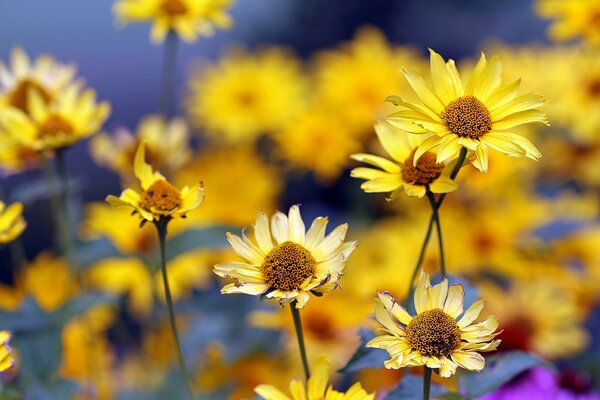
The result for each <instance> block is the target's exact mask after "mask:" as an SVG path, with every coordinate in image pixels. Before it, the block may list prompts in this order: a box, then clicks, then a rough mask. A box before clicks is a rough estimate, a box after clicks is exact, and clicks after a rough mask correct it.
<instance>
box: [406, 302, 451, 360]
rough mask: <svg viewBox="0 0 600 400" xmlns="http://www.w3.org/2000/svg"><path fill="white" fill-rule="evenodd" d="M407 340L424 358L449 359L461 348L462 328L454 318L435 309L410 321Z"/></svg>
mask: <svg viewBox="0 0 600 400" xmlns="http://www.w3.org/2000/svg"><path fill="white" fill-rule="evenodd" d="M406 338H407V339H408V344H409V345H410V347H411V348H412V349H413V350H416V351H418V352H420V353H421V354H423V355H424V356H434V357H448V356H449V355H450V354H451V353H452V352H453V351H454V350H456V349H457V348H458V347H459V346H460V328H459V327H458V325H457V324H456V321H455V320H454V318H452V317H451V316H449V315H448V314H446V313H445V312H443V311H442V310H440V309H439V308H434V309H433V310H427V311H423V312H422V313H420V314H418V315H417V316H416V317H414V318H413V319H412V321H410V323H409V324H408V326H407V327H406Z"/></svg>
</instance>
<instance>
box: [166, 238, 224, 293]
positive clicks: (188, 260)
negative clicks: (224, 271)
mask: <svg viewBox="0 0 600 400" xmlns="http://www.w3.org/2000/svg"><path fill="white" fill-rule="evenodd" d="M218 258H219V257H218V256H217V254H216V253H215V252H214V251H211V250H194V251H190V252H187V253H185V254H181V255H179V256H177V257H175V258H174V259H173V260H171V261H169V288H170V289H171V297H172V298H173V301H179V300H181V299H184V298H187V297H190V296H191V294H192V290H193V289H197V290H198V289H207V288H208V287H209V286H210V283H211V281H212V276H213V275H212V271H211V268H210V267H211V266H212V265H214V263H215V262H216V261H217V260H218ZM154 287H155V288H156V294H157V296H158V298H159V299H161V301H163V302H164V301H165V288H164V285H163V283H162V276H161V275H160V273H158V272H157V273H155V274H154Z"/></svg>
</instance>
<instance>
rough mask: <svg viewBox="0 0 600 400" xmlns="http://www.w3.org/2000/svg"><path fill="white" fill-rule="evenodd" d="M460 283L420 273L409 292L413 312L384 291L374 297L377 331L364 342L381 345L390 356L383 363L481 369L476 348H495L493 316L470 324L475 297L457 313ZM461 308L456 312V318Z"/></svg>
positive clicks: (445, 370) (476, 308)
mask: <svg viewBox="0 0 600 400" xmlns="http://www.w3.org/2000/svg"><path fill="white" fill-rule="evenodd" d="M463 298H464V290H463V287H462V285H452V286H450V287H448V279H446V278H444V280H443V281H442V282H441V283H440V284H438V285H435V286H431V283H430V280H429V274H426V273H423V274H422V275H421V279H420V280H419V283H418V285H417V289H416V291H415V295H414V302H415V309H416V311H417V315H415V316H414V317H413V316H411V315H410V314H408V312H407V311H406V310H405V309H404V307H402V306H401V305H400V304H398V302H397V301H396V299H395V298H393V297H392V296H391V295H390V294H389V293H387V292H386V293H379V295H378V298H376V299H375V303H376V305H375V318H377V321H379V323H380V324H381V325H383V329H381V331H382V332H384V334H383V335H381V336H377V337H376V338H374V339H372V340H371V341H369V342H368V343H367V347H373V348H378V349H384V350H386V351H387V352H388V353H389V355H390V357H391V358H390V359H389V360H387V361H386V362H385V367H386V368H393V369H397V368H402V367H414V366H419V365H424V366H427V367H429V368H439V370H440V376H442V377H444V378H448V377H450V376H452V375H453V374H454V373H455V372H456V368H457V367H462V368H465V369H468V370H470V371H481V370H482V369H483V367H484V366H485V360H484V358H483V357H482V356H481V354H479V353H478V352H484V351H492V350H496V348H497V347H498V345H499V344H500V340H498V339H495V340H494V338H495V337H496V335H498V334H499V332H496V329H497V328H498V321H496V319H495V318H494V317H488V318H487V319H485V320H484V321H482V322H479V323H476V324H473V321H475V319H476V318H477V317H478V316H479V313H480V312H481V310H482V309H483V304H484V303H483V300H478V301H476V302H475V303H473V304H472V305H471V307H469V308H468V309H467V311H465V312H464V313H463ZM461 314H462V317H461V318H460V319H458V320H457V318H458V317H459V316H460V315H461Z"/></svg>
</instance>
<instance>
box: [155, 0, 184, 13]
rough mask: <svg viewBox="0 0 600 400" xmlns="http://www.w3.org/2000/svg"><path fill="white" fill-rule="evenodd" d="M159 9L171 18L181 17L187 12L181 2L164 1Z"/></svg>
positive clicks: (176, 0) (175, 0) (173, 0)
mask: <svg viewBox="0 0 600 400" xmlns="http://www.w3.org/2000/svg"><path fill="white" fill-rule="evenodd" d="M160 9H161V10H162V11H163V12H164V13H165V14H169V15H171V16H175V15H183V14H185V13H186V12H187V10H188V9H187V6H186V5H185V3H184V2H183V1H181V0H164V1H163V2H162V4H161V5H160Z"/></svg>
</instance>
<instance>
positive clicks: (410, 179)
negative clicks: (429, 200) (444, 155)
mask: <svg viewBox="0 0 600 400" xmlns="http://www.w3.org/2000/svg"><path fill="white" fill-rule="evenodd" d="M416 150H417V149H415V150H413V151H411V153H410V155H409V156H408V158H407V159H406V161H404V164H402V166H401V168H402V180H403V181H404V182H406V183H410V184H411V185H429V184H430V183H431V182H433V181H434V180H436V179H437V178H438V177H439V176H440V175H441V174H442V170H443V169H444V165H443V164H437V163H436V162H435V159H436V156H435V154H433V153H430V152H428V151H426V152H425V154H423V155H422V156H421V157H420V158H419V159H418V160H417V165H413V161H414V158H415V151H416Z"/></svg>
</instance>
